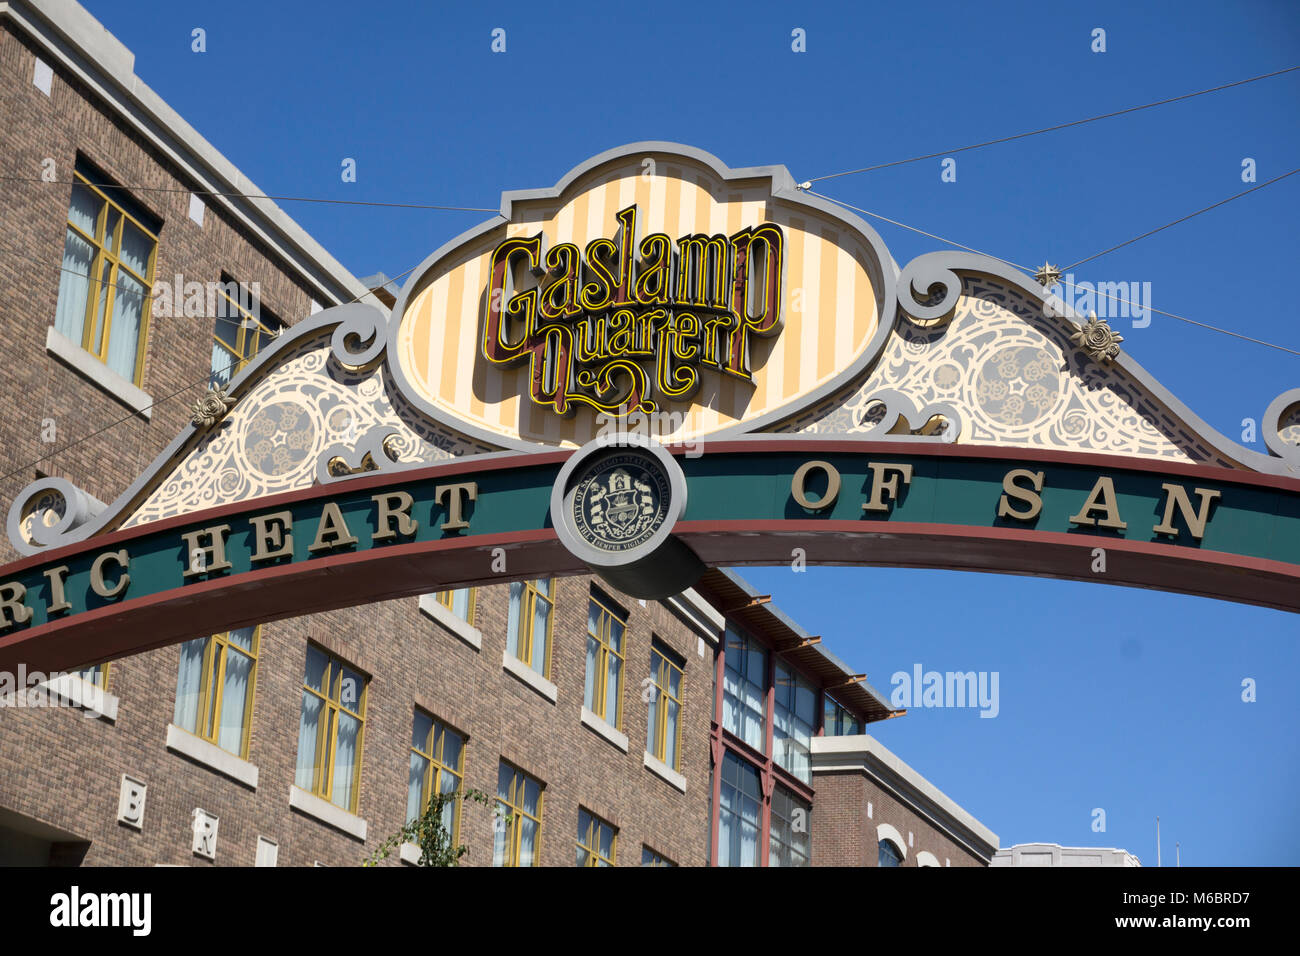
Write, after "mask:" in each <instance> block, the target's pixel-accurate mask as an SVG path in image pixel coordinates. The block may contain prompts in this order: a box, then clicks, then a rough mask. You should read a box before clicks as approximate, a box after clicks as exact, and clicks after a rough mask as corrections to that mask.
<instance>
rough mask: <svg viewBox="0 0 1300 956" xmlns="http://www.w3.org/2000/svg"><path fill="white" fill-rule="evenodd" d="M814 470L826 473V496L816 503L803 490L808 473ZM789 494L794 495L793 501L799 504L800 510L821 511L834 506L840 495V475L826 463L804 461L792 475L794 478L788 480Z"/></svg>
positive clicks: (833, 467)
mask: <svg viewBox="0 0 1300 956" xmlns="http://www.w3.org/2000/svg"><path fill="white" fill-rule="evenodd" d="M814 468H820V469H821V470H822V471H824V472H826V494H824V495H822V496H821V497H820V498H818V499H817V500H816V501H813V500H812V499H811V498H809V497H808V492H807V491H806V490H805V488H804V486H805V485H806V484H807V482H808V472H810V471H812V470H813V469H814ZM790 494H792V495H794V500H795V501H797V502H799V507H800V508H807V509H808V510H809V511H821V510H822V509H823V508H829V507H830V506H831V505H833V504H835V499H836V498H838V497H839V494H840V473H839V472H838V471H836V470H835V466H834V465H832V464H831V463H830V462H828V461H806V462H804V463H803V464H802V465H800V466H799V469H798V470H797V471H796V472H795V473H794V478H792V479H791V480H790Z"/></svg>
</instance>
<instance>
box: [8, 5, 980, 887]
mask: <svg viewBox="0 0 1300 956" xmlns="http://www.w3.org/2000/svg"><path fill="white" fill-rule="evenodd" d="M0 105H2V108H0V114H2V115H3V117H4V121H3V124H0V163H3V167H4V176H5V177H6V178H5V180H4V181H3V183H2V184H0V237H2V240H0V241H2V242H3V245H4V247H5V254H4V255H3V256H0V317H3V321H2V322H0V337H3V347H4V349H5V350H6V353H7V355H8V361H7V363H6V372H5V375H4V376H3V378H2V379H0V461H3V463H4V466H5V468H4V472H5V475H4V477H3V479H0V498H3V500H4V501H5V503H6V506H8V504H9V503H10V502H12V501H14V500H15V498H16V496H17V495H18V493H19V492H20V490H21V489H22V488H24V487H25V486H26V485H27V484H28V483H30V482H31V481H32V480H33V479H35V478H40V477H43V476H56V477H66V478H68V479H69V480H71V481H73V482H75V483H76V484H77V485H78V486H80V487H82V488H85V489H87V491H88V492H89V493H90V494H91V495H93V496H94V497H96V498H98V499H100V500H103V501H109V500H112V499H113V498H114V497H116V496H117V495H118V494H119V493H120V492H121V491H122V490H123V489H124V488H126V487H127V486H128V485H129V484H130V483H131V481H132V480H133V479H134V478H135V477H136V476H137V475H139V474H140V473H141V472H142V470H143V469H144V468H145V466H146V465H147V464H148V463H149V462H150V461H152V460H153V459H154V458H155V456H157V455H158V454H159V453H160V452H161V451H162V450H163V449H164V448H165V447H167V445H168V443H169V442H170V441H171V440H172V439H173V437H174V436H175V435H176V434H177V433H178V432H179V430H180V429H181V428H182V426H183V425H184V424H185V423H186V422H187V420H188V419H189V416H190V408H191V405H192V404H193V402H194V401H195V400H196V399H197V398H199V397H201V396H202V395H203V394H204V392H205V391H206V390H207V389H208V387H209V385H210V384H214V383H215V384H220V383H222V382H224V381H227V380H228V379H229V376H230V374H231V372H232V371H233V370H237V369H238V368H239V367H240V365H241V364H242V363H244V362H246V361H247V360H248V359H250V358H251V357H252V356H253V355H254V354H255V353H256V352H257V351H258V350H259V349H261V348H263V347H264V346H266V345H267V344H269V343H270V342H272V341H273V340H274V338H275V335H276V333H277V332H278V331H279V330H280V329H281V328H284V327H287V326H292V325H294V324H296V323H297V322H298V321H300V320H302V319H303V318H305V317H306V316H308V315H310V314H312V313H314V312H316V311H319V310H320V309H322V308H328V307H330V306H333V305H338V304H342V303H346V302H349V301H353V300H358V299H359V300H362V301H367V302H370V303H372V304H374V305H376V306H378V307H381V308H383V307H386V306H391V305H392V296H391V293H390V292H388V291H386V290H385V289H383V288H382V287H381V284H380V283H378V282H376V283H374V285H375V286H376V288H375V290H374V291H372V290H371V289H370V285H371V284H370V283H366V282H362V281H360V280H358V279H357V278H355V277H354V276H352V275H351V274H349V273H348V272H347V270H345V269H344V268H343V267H342V266H341V265H340V264H339V263H338V262H336V261H335V260H334V259H333V258H331V257H330V256H329V254H328V253H327V252H326V251H325V250H324V249H322V248H321V247H320V246H319V245H318V244H317V243H316V242H315V241H314V240H312V239H311V237H310V236H308V235H307V234H306V233H305V232H303V230H302V229H301V228H299V227H298V226H297V225H295V224H294V223H293V222H292V220H290V219H289V217H288V216H286V215H285V214H284V213H283V212H282V211H281V210H280V209H278V208H277V207H276V206H275V205H274V204H273V203H271V202H270V201H268V200H264V199H250V198H244V197H243V196H242V195H220V194H259V193H260V192H261V191H260V190H259V189H258V188H257V187H256V186H255V185H253V184H252V183H250V182H248V181H247V179H245V178H244V176H243V175H242V174H241V173H240V172H239V171H238V170H237V169H236V168H235V167H234V166H233V165H231V164H230V163H229V162H228V161H227V160H226V159H224V157H222V156H221V155H220V154H219V153H218V152H217V151H216V150H215V149H214V148H213V147H212V146H211V145H210V144H208V143H207V142H206V141H205V140H203V139H202V138H201V137H200V136H198V134H197V133H195V132H194V130H193V129H191V128H190V127H189V126H188V125H187V124H186V123H185V122H184V120H182V119H181V118H180V117H179V116H177V115H176V114H175V113H174V112H173V111H172V110H171V109H170V108H168V107H167V105H166V104H165V103H164V102H163V101H162V100H161V99H160V98H159V97H158V96H157V95H156V94H154V93H153V92H152V91H151V90H150V89H149V88H148V87H147V86H145V85H144V83H143V82H141V81H140V80H139V79H138V78H137V77H136V76H135V74H134V58H133V56H132V54H131V53H130V52H129V51H127V50H126V49H125V48H124V47H122V46H121V44H119V43H118V42H117V41H116V40H115V39H114V38H113V37H112V36H111V35H110V34H108V33H107V32H106V31H105V30H104V29H103V27H102V26H100V25H99V24H98V22H96V21H95V20H94V19H93V18H92V17H90V16H89V15H88V14H87V13H86V12H85V11H84V10H82V9H81V8H80V7H79V6H78V5H76V4H75V3H71V2H62V0H42V2H36V0H17V2H11V3H9V4H6V5H0ZM191 283H200V284H201V289H202V291H203V292H204V296H203V298H202V301H203V302H204V307H203V308H200V309H197V310H195V309H187V308H183V307H182V305H181V300H182V299H186V300H187V301H188V300H189V292H188V291H187V290H188V289H189V287H190V284H191ZM164 286H170V290H171V291H169V292H167V293H161V292H160V291H159V290H160V289H161V288H162V287H164ZM150 290H152V295H151V294H150ZM251 290H255V291H256V297H255V298H253V297H251V296H250V295H249V293H250V291H251ZM214 304H215V305H216V306H217V309H216V310H215V311H217V312H218V313H219V315H214V310H213V308H212V306H213V305H214ZM232 310H233V311H232ZM110 423H115V424H112V426H111V427H110V428H105V426H108V425H109V424H110ZM101 428H105V430H104V431H103V432H102V433H97V430H98V429H101ZM83 436H89V437H88V438H86V440H79V439H82V437H83ZM15 557H16V555H15V553H14V552H13V550H12V549H11V548H10V545H9V544H8V543H7V542H3V543H0V562H8V561H11V560H13V559H14V558H15ZM195 630H196V636H195V639H194V640H193V641H191V642H189V643H186V644H184V645H178V646H171V647H165V648H162V649H159V650H155V651H151V652H147V653H144V654H139V655H136V656H133V657H131V658H129V659H126V660H118V661H112V662H109V663H106V664H101V665H98V666H96V667H93V668H89V669H87V670H86V671H84V672H82V674H81V675H78V676H71V675H69V676H64V677H61V678H59V679H58V680H57V681H56V682H55V683H54V684H52V685H49V686H50V693H49V694H48V695H47V696H49V697H50V698H51V699H53V700H56V701H58V702H60V703H63V704H69V705H75V704H78V703H80V704H82V705H86V704H91V705H92V706H91V707H89V709H88V708H87V707H86V706H81V707H78V706H59V707H23V706H7V707H5V708H4V709H0V863H6V864H16V863H21V864H40V863H46V862H48V863H56V864H77V863H80V864H87V865H95V864H113V863H116V864H129V865H153V864H187V865H211V864H214V863H215V864H219V865H220V864H228V865H245V866H246V865H253V864H254V863H257V864H259V865H277V864H278V865H312V864H316V863H319V864H322V865H330V866H334V865H354V864H356V863H358V862H360V861H361V860H362V859H363V858H364V857H366V856H367V855H369V854H370V853H371V852H373V849H374V847H375V846H376V845H378V844H379V843H380V842H381V841H382V840H383V839H384V837H386V836H387V835H389V834H391V833H393V832H395V831H397V830H398V829H399V828H400V827H401V826H402V825H403V824H404V823H405V822H406V821H407V819H409V818H410V817H411V816H412V815H413V814H414V812H415V811H416V810H418V808H419V807H420V806H421V804H422V802H423V801H427V800H428V798H429V796H430V794H431V792H434V791H438V790H442V791H449V790H452V789H455V788H457V787H459V786H462V785H464V786H468V787H472V788H476V789H479V790H482V791H486V792H489V793H494V794H497V796H498V800H499V801H500V803H501V804H502V805H504V806H505V807H507V808H508V809H509V814H510V815H509V820H508V822H506V823H505V824H504V825H503V824H502V823H501V822H499V819H498V818H497V817H495V816H494V815H493V814H492V813H490V812H488V811H487V810H486V809H484V808H481V807H479V806H478V805H476V804H464V805H463V806H461V807H460V809H459V810H458V811H455V812H454V813H453V814H452V815H451V816H450V817H449V818H448V823H449V824H450V825H451V827H452V829H453V832H454V834H455V836H456V838H457V840H458V841H459V842H460V843H462V844H464V845H465V846H467V847H469V853H468V855H467V857H466V858H465V862H466V863H468V864H471V865H487V864H490V863H493V862H498V863H518V864H527V863H539V864H543V865H573V863H574V862H575V861H578V862H586V863H592V864H595V863H600V862H613V863H616V864H619V865H625V864H631V865H637V864H642V863H659V862H663V863H671V864H676V865H703V864H705V863H716V864H727V865H745V864H757V865H769V864H772V865H776V864H779V865H800V864H807V863H812V864H827V865H877V864H901V865H927V864H930V865H953V866H958V865H987V863H988V861H989V859H990V858H991V856H992V855H993V853H994V851H996V849H997V838H996V837H995V836H994V835H993V834H991V833H989V832H988V830H987V829H986V828H984V827H982V826H981V825H980V824H979V823H978V821H975V820H974V819H973V818H971V817H970V816H969V815H968V814H966V813H965V812H964V811H962V810H961V808H960V807H958V806H957V805H956V804H955V803H953V802H952V801H951V800H949V799H948V798H947V797H945V796H944V795H943V794H942V793H940V792H939V791H938V790H936V789H935V788H934V787H933V786H931V785H930V784H928V783H927V782H926V781H925V780H924V778H921V777H920V776H919V775H918V774H916V773H915V772H914V771H912V770H911V769H910V768H908V767H907V766H906V765H905V764H903V763H902V762H901V761H899V760H898V759H897V758H896V757H894V756H893V755H892V754H890V753H889V751H887V750H885V749H884V748H883V747H882V746H881V745H880V744H879V743H877V742H876V741H875V740H874V739H873V738H872V737H869V736H866V735H865V733H864V730H865V726H866V724H868V723H872V722H876V721H880V720H884V719H886V718H889V717H892V716H895V714H894V712H893V711H892V710H891V708H890V706H889V703H888V701H887V700H885V699H884V698H883V697H882V696H881V695H880V694H879V693H877V692H876V691H874V690H872V689H871V688H870V686H869V685H868V684H866V683H865V681H864V680H862V679H861V677H860V676H859V675H856V674H854V672H853V671H852V669H851V668H849V667H848V666H847V665H845V664H844V663H843V662H841V661H839V660H838V659H837V658H835V657H834V656H833V655H832V654H830V653H828V652H827V651H826V649H825V647H824V645H822V644H821V643H820V642H819V640H818V639H817V638H813V637H810V636H809V635H807V634H806V633H804V632H803V631H802V630H801V629H800V628H799V627H798V625H796V624H795V623H794V622H792V621H790V620H789V619H788V618H787V617H786V616H785V615H783V614H781V613H780V612H779V611H778V610H777V609H776V608H775V607H774V606H773V605H772V604H771V603H770V602H769V601H768V600H767V599H766V598H765V597H764V596H762V595H757V594H755V593H754V592H753V590H752V589H751V588H749V587H748V586H747V585H746V584H745V583H744V582H743V581H742V580H741V579H739V578H738V577H736V576H735V575H733V574H731V573H728V572H722V571H711V572H709V573H708V574H707V575H706V576H705V578H704V579H703V580H702V581H701V582H700V584H699V585H698V586H697V588H695V589H694V590H692V591H689V592H686V593H684V594H682V595H680V596H678V597H676V598H672V599H668V600H665V601H650V602H645V601H639V600H637V599H634V598H630V597H628V596H626V595H623V594H620V593H618V592H616V591H612V590H610V589H608V588H606V587H604V586H603V585H602V584H601V583H600V582H599V581H598V580H596V579H592V578H588V577H581V576H580V577H564V578H559V579H552V580H549V581H547V580H540V581H531V582H515V583H513V584H501V585H497V586H494V587H491V588H480V589H477V590H468V591H458V592H443V593H441V594H429V595H427V596H425V597H423V598H420V599H409V600H402V601H389V602H383V603H379V604H372V605H368V606H365V607H358V608H351V609H347V610H341V611H334V612H329V613H322V614H313V615H310V616H305V617H300V618H296V619H292V620H284V621H278V622H275V623H271V624H265V625H262V626H259V627H256V628H245V629H241V630H239V631H232V632H227V633H224V634H220V635H215V636H209V635H207V634H205V633H204V629H203V626H202V622H201V621H196V622H195ZM87 682H89V683H87ZM19 683H21V682H19ZM95 687H98V688H99V689H100V690H101V691H102V692H103V693H102V694H101V695H99V696H96V695H95V693H94V688H95ZM8 702H9V703H10V704H12V703H13V702H14V697H13V695H11V696H10V698H9V701H8ZM38 702H39V701H38ZM410 857H411V854H410V852H409V849H408V850H404V851H403V853H402V854H401V859H405V860H407V861H408V862H409V861H410ZM392 862H394V863H397V862H398V860H397V859H394V860H393V861H392Z"/></svg>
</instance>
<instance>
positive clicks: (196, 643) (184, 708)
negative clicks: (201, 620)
mask: <svg viewBox="0 0 1300 956" xmlns="http://www.w3.org/2000/svg"><path fill="white" fill-rule="evenodd" d="M209 640H210V638H207V637H199V638H195V639H194V640H192V641H186V642H185V643H184V644H182V645H181V665H180V672H179V673H178V674H177V677H176V708H175V710H174V711H173V713H172V723H174V724H175V725H176V726H177V727H182V728H184V729H185V730H188V731H189V732H190V733H192V734H197V733H198V732H199V731H198V723H199V687H200V685H202V683H203V654H204V651H205V650H206V649H207V646H208V641H209Z"/></svg>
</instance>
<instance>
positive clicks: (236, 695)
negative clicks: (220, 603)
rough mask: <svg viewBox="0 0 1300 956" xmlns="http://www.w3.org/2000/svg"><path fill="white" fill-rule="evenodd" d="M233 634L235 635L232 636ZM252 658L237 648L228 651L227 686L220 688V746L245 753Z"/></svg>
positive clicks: (218, 744)
mask: <svg viewBox="0 0 1300 956" xmlns="http://www.w3.org/2000/svg"><path fill="white" fill-rule="evenodd" d="M232 636H233V635H232ZM252 671H253V659H252V658H251V657H249V656H248V655H247V654H241V653H240V652H239V651H238V650H236V649H235V648H233V647H232V648H228V649H227V650H226V686H225V687H224V688H223V689H222V691H221V724H220V729H219V730H218V731H217V746H219V747H220V748H221V749H222V750H228V751H229V752H230V753H232V754H237V755H239V756H243V750H244V709H245V707H246V706H247V704H248V689H249V687H248V685H249V677H250V676H251V674H252Z"/></svg>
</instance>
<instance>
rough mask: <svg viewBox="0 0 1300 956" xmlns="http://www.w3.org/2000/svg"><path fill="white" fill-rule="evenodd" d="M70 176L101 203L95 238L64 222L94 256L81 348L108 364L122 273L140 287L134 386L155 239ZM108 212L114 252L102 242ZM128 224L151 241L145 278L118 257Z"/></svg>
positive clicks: (144, 341) (139, 377)
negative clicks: (101, 315) (101, 302)
mask: <svg viewBox="0 0 1300 956" xmlns="http://www.w3.org/2000/svg"><path fill="white" fill-rule="evenodd" d="M72 175H73V182H74V183H75V184H76V185H79V186H84V187H85V188H86V189H88V190H90V191H91V192H92V193H94V194H95V195H96V196H98V197H99V198H100V199H101V200H103V205H102V206H101V207H100V209H99V213H98V214H97V215H96V217H95V235H93V236H90V235H87V234H86V233H85V232H84V231H83V230H82V229H80V228H78V227H77V226H76V224H74V223H73V222H72V218H71V216H69V217H68V222H67V225H68V228H70V229H72V231H73V232H75V233H76V234H77V235H79V236H81V237H82V238H83V239H85V240H86V241H87V242H89V243H90V245H91V247H92V248H93V249H94V254H93V255H92V256H91V259H90V274H89V276H88V277H87V278H88V282H89V287H88V288H87V290H86V313H85V315H84V316H83V317H82V330H81V347H82V348H83V349H85V350H86V351H87V352H89V353H91V354H92V355H94V356H95V357H96V358H97V359H99V360H100V361H101V362H107V361H108V346H109V341H110V337H111V335H112V325H113V304H114V299H115V298H116V293H117V285H118V273H119V272H125V273H126V274H127V275H129V276H131V277H132V278H133V279H135V280H136V281H137V282H139V283H140V284H141V285H142V286H143V287H144V302H143V303H142V305H141V307H140V336H139V341H137V342H136V356H135V370H134V374H133V376H132V381H133V383H134V384H135V385H137V386H138V385H140V384H141V383H142V382H143V380H144V357H145V352H146V349H147V346H148V341H149V319H150V312H151V310H152V306H153V276H154V267H155V266H156V264H157V259H158V236H157V234H156V233H155V232H154V231H153V230H151V229H149V228H147V227H146V226H145V225H144V223H142V222H140V220H138V219H136V218H135V216H132V215H131V214H130V213H129V212H127V211H126V210H125V209H124V208H122V206H120V205H118V204H117V203H115V202H113V200H112V199H110V198H109V196H108V194H107V193H106V192H104V191H103V190H102V189H100V188H99V187H98V186H96V185H95V184H94V183H92V182H91V181H90V180H89V179H87V178H86V177H85V176H83V175H82V174H81V173H79V172H76V171H75V170H74V171H73V174H72ZM74 188H75V186H74ZM110 210H113V211H116V212H117V214H118V220H117V224H116V226H114V229H113V249H114V250H115V251H114V252H109V251H108V247H107V244H106V243H105V232H106V231H107V226H108V214H109V211H110ZM128 222H129V223H131V224H132V225H133V226H135V227H136V228H137V229H139V230H140V231H141V232H143V233H144V234H145V235H146V236H148V237H149V239H150V240H151V243H152V248H151V249H150V250H149V264H148V268H147V269H146V272H147V273H148V274H147V275H143V276H142V275H140V274H139V273H138V272H136V271H135V270H134V269H132V268H131V267H130V266H128V265H126V264H125V263H123V262H121V261H120V258H119V257H120V255H121V251H122V231H123V229H124V228H125V224H126V223H128ZM105 264H107V265H108V269H109V271H108V278H107V280H105V279H104V278H103V273H104V266H105ZM101 286H103V287H104V291H105V292H106V298H105V300H104V325H103V328H102V330H100V329H99V328H98V325H97V319H98V317H99V295H100V287H101ZM97 331H98V332H99V333H100V334H99V335H98V336H97V335H96V332H97Z"/></svg>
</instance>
